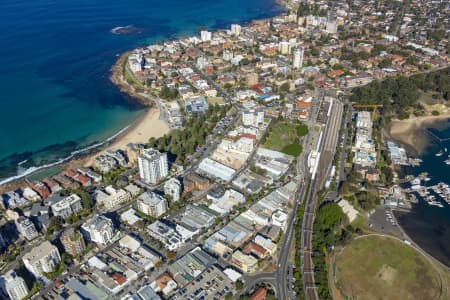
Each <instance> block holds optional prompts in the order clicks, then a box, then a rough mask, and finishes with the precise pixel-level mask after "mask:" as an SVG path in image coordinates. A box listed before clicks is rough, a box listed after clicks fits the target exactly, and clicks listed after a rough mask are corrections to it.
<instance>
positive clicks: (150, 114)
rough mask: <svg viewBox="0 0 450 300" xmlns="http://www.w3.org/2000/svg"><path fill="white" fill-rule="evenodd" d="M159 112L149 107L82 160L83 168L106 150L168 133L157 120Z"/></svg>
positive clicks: (165, 124) (160, 121) (165, 126)
mask: <svg viewBox="0 0 450 300" xmlns="http://www.w3.org/2000/svg"><path fill="white" fill-rule="evenodd" d="M159 116H160V112H159V110H158V109H157V108H156V107H151V108H150V109H147V111H146V112H145V113H144V114H143V115H142V116H140V117H139V118H138V119H136V121H134V122H133V123H132V124H131V125H129V126H128V127H127V128H126V129H125V130H124V131H123V132H122V133H121V134H120V135H118V136H117V137H116V138H115V139H113V140H112V141H111V143H108V144H107V145H105V146H104V147H102V148H101V149H99V151H98V152H96V153H94V154H92V155H88V156H87V157H86V159H84V163H83V164H84V166H90V165H92V164H93V162H94V159H95V158H96V157H97V156H99V155H101V154H103V153H104V152H105V151H107V150H113V149H114V150H115V149H123V150H124V149H125V148H126V146H127V145H128V144H129V143H133V144H140V143H146V142H147V141H148V140H149V139H150V138H152V137H155V138H159V137H161V136H163V135H165V134H167V133H168V132H170V128H169V126H168V125H167V123H166V122H164V121H163V120H161V119H160V118H159Z"/></svg>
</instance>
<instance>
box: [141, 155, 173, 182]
mask: <svg viewBox="0 0 450 300" xmlns="http://www.w3.org/2000/svg"><path fill="white" fill-rule="evenodd" d="M138 165H139V176H140V177H141V180H142V181H143V182H145V183H149V184H156V183H158V182H159V181H160V180H161V179H163V178H164V177H166V176H167V174H169V165H168V162H167V153H160V152H159V151H158V150H155V149H145V150H144V151H143V152H142V153H141V155H139V157H138Z"/></svg>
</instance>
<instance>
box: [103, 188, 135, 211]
mask: <svg viewBox="0 0 450 300" xmlns="http://www.w3.org/2000/svg"><path fill="white" fill-rule="evenodd" d="M130 200H131V193H130V192H128V191H125V190H123V189H118V190H117V189H115V188H113V187H112V186H110V185H109V186H107V187H106V188H105V190H104V191H102V190H98V191H96V192H95V201H96V202H97V204H100V205H103V206H104V207H105V208H106V209H112V208H115V207H116V206H118V205H120V204H122V203H125V202H128V201H130Z"/></svg>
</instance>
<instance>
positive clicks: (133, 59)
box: [128, 53, 142, 73]
mask: <svg viewBox="0 0 450 300" xmlns="http://www.w3.org/2000/svg"><path fill="white" fill-rule="evenodd" d="M128 65H129V67H130V70H131V72H133V73H136V72H140V71H142V55H141V54H140V53H133V54H131V55H130V56H129V57H128Z"/></svg>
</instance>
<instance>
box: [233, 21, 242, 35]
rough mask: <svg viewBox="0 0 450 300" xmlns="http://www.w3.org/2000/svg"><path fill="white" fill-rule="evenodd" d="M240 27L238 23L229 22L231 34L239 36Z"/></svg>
mask: <svg viewBox="0 0 450 300" xmlns="http://www.w3.org/2000/svg"><path fill="white" fill-rule="evenodd" d="M241 30H242V27H241V25H239V24H231V34H233V35H235V36H239V35H240V34H241Z"/></svg>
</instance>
